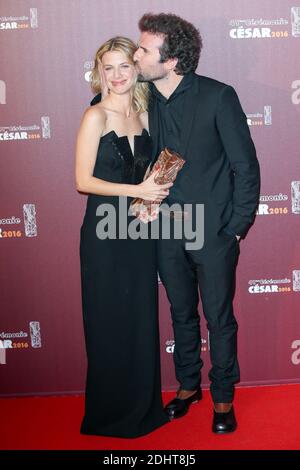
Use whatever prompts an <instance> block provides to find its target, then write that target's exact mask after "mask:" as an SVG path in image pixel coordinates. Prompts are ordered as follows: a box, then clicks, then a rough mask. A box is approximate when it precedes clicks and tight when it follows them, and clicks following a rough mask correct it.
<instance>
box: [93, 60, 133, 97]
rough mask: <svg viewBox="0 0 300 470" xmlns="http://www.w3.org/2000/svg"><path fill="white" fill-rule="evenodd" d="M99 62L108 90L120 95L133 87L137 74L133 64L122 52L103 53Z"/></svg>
mask: <svg viewBox="0 0 300 470" xmlns="http://www.w3.org/2000/svg"><path fill="white" fill-rule="evenodd" d="M101 62H102V66H103V71H104V75H105V78H106V81H107V85H108V88H109V89H110V90H111V91H113V92H114V93H117V94H119V95H120V94H123V93H126V92H128V91H129V90H130V89H131V88H132V87H133V85H134V84H135V82H136V77H137V72H136V70H135V66H134V64H133V63H131V62H130V60H129V59H128V57H127V56H126V55H125V54H124V53H123V52H119V51H110V52H105V54H104V55H103V57H102V60H101Z"/></svg>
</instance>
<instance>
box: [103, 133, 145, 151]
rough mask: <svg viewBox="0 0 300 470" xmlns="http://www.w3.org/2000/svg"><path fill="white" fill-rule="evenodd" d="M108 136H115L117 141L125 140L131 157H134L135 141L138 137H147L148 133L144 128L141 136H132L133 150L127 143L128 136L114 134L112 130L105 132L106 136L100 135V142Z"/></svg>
mask: <svg viewBox="0 0 300 470" xmlns="http://www.w3.org/2000/svg"><path fill="white" fill-rule="evenodd" d="M109 135H114V136H115V137H116V138H117V139H119V140H122V139H123V140H125V141H126V142H127V144H128V146H129V148H130V151H131V154H132V156H134V153H135V140H136V139H138V138H139V137H143V136H144V135H147V136H149V132H148V131H147V129H146V128H145V127H143V129H142V132H141V134H135V135H134V136H133V149H132V147H131V145H130V141H129V138H128V135H118V134H117V133H116V131H114V130H111V131H109V132H107V133H106V134H104V135H102V136H101V137H100V141H101V140H102V139H104V138H106V137H108V136H109Z"/></svg>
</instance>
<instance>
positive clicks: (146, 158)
mask: <svg viewBox="0 0 300 470" xmlns="http://www.w3.org/2000/svg"><path fill="white" fill-rule="evenodd" d="M136 49H137V47H136V45H135V44H134V43H133V42H132V41H131V40H129V39H127V38H123V37H116V38H113V39H110V40H109V41H107V42H105V43H104V44H103V45H102V46H101V47H100V48H99V49H98V51H97V53H96V58H95V67H94V69H93V71H92V89H93V91H94V92H95V93H99V92H102V100H101V102H98V103H96V104H95V105H93V106H92V107H90V108H89V109H87V110H86V112H85V113H84V116H83V119H82V122H81V125H80V128H79V132H78V138H77V149H76V184H77V189H78V190H79V191H81V192H84V193H88V201H87V207H86V213H85V216H84V220H83V224H82V227H81V239H80V259H81V279H82V307H83V319H84V331H85V340H86V350H87V358H88V371H87V382H86V401H85V416H84V419H83V422H82V425H81V432H82V433H83V434H96V435H107V436H118V437H127V438H128V437H129V438H130V437H138V436H141V435H144V434H146V433H149V432H150V431H152V430H154V429H155V428H157V427H159V426H161V425H163V424H164V423H166V422H168V418H167V416H166V415H165V413H164V411H163V405H162V400H161V383H160V357H159V355H160V354H159V335H158V311H157V309H158V301H157V293H158V286H157V266H156V244H155V240H151V238H149V237H148V238H144V239H142V238H136V237H133V238H132V237H131V238H130V236H129V235H128V233H127V236H125V234H124V233H123V234H122V235H120V229H123V231H124V225H125V228H128V227H129V224H130V223H131V222H133V220H134V218H133V217H132V216H130V215H128V213H127V210H128V206H129V203H130V202H131V200H132V198H134V197H142V198H143V199H146V200H159V201H161V200H163V199H164V198H165V197H166V196H167V195H168V192H169V188H170V187H171V184H166V185H157V184H155V182H154V177H155V175H152V176H150V177H149V178H145V173H146V171H147V169H148V167H149V165H150V163H151V156H152V141H151V138H150V136H149V134H148V119H147V112H146V110H147V98H148V90H147V85H146V84H142V83H138V82H137V72H136V69H135V66H134V63H133V54H134V53H135V51H136ZM96 101H97V100H96ZM121 218H122V222H121V221H120V220H121ZM124 221H125V223H124ZM148 228H149V226H148Z"/></svg>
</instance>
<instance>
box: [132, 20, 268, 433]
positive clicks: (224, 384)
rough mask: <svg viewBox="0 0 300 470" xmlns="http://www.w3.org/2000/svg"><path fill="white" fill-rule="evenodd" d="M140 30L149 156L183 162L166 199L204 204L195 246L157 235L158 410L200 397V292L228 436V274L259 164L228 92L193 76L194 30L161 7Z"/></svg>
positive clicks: (222, 429) (222, 426)
mask: <svg viewBox="0 0 300 470" xmlns="http://www.w3.org/2000/svg"><path fill="white" fill-rule="evenodd" d="M139 28H140V31H141V36H140V41H139V48H138V50H137V51H136V53H135V56H134V59H135V61H136V63H137V67H138V70H139V72H140V79H141V80H143V81H149V82H151V84H150V88H151V98H150V104H149V128H150V134H151V135H152V137H153V139H154V147H155V156H157V155H158V154H159V153H160V151H161V150H162V149H163V148H164V147H168V148H170V149H171V150H173V151H176V152H178V153H179V154H181V155H182V157H183V158H184V159H185V161H186V162H185V165H184V166H183V169H182V170H181V171H180V172H179V174H178V176H177V178H176V180H175V183H174V185H173V187H172V188H171V189H170V194H169V197H168V203H169V204H173V203H178V204H180V207H184V204H187V203H189V204H192V205H194V206H196V205H197V204H203V205H204V245H203V247H202V249H198V250H187V248H186V244H185V240H184V239H175V238H174V237H173V238H171V239H169V240H165V239H161V240H160V241H159V251H158V254H159V274H160V277H161V280H162V282H163V284H164V286H165V289H166V292H167V296H168V299H169V301H170V304H171V314H172V321H173V328H174V338H175V352H174V363H175V370H176V377H177V380H178V381H179V383H180V388H179V390H178V392H177V396H176V398H174V399H173V400H172V401H171V402H170V403H169V404H168V405H167V406H166V412H167V414H168V415H169V417H170V418H171V419H172V418H179V417H181V416H183V415H185V414H186V413H187V411H188V409H189V406H190V404H191V403H193V402H195V401H198V400H200V399H201V398H202V393H201V388H200V370H201V367H202V365H203V362H202V360H201V358H200V351H201V336H200V328H199V315H198V311H197V306H198V300H199V297H198V295H199V294H198V288H199V290H200V296H201V300H202V306H203V311H204V315H205V318H206V320H207V326H208V330H209V338H210V356H211V363H212V368H211V370H210V373H209V378H210V381H211V387H210V390H211V395H212V399H213V402H214V413H213V425H212V430H213V432H215V433H220V434H221V433H228V432H232V431H234V430H235V429H236V426H237V422H236V418H235V414H234V409H233V404H232V403H233V397H234V384H235V383H236V382H238V381H239V366H238V360H237V322H236V320H235V317H234V313H233V306H232V302H233V295H234V285H235V270H236V265H237V260H238V256H239V239H240V238H244V237H245V235H246V233H247V231H248V229H249V228H250V226H251V224H252V223H253V220H254V217H255V212H256V208H257V204H258V199H259V185H260V178H259V165H258V161H257V158H256V152H255V148H254V145H253V142H252V140H251V136H250V133H249V129H248V126H247V121H246V117H245V114H244V112H243V110H242V108H241V105H240V103H239V99H238V97H237V95H236V93H235V91H234V89H233V88H232V87H231V86H228V85H226V84H224V83H220V82H218V81H216V80H212V79H210V78H207V77H203V76H199V75H197V74H195V70H196V68H197V65H198V61H199V57H200V52H201V48H202V41H201V37H200V34H199V32H198V31H197V29H196V28H195V27H194V26H193V25H192V24H190V23H188V22H187V21H185V20H183V19H182V18H180V17H178V16H176V15H172V14H164V13H161V14H157V15H154V14H145V15H144V16H143V17H142V18H141V19H140V21H139ZM182 214H184V211H183V212H182ZM174 223H175V222H174Z"/></svg>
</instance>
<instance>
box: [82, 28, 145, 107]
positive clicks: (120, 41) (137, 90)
mask: <svg viewBox="0 0 300 470" xmlns="http://www.w3.org/2000/svg"><path fill="white" fill-rule="evenodd" d="M136 50H137V45H136V44H135V43H134V42H133V41H131V39H128V38H124V37H122V36H117V37H115V38H112V39H109V40H108V41H106V42H105V43H104V44H102V46H100V47H99V49H98V50H97V52H96V56H95V65H94V68H93V70H92V74H91V88H92V90H93V92H94V93H101V81H100V75H99V71H98V65H99V62H101V59H102V57H103V56H104V54H105V53H106V52H111V51H118V52H123V53H124V54H125V55H126V57H127V59H128V60H129V62H131V63H132V64H133V63H134V62H133V55H134V53H135V51H136ZM148 96H149V86H148V83H142V82H136V84H135V86H134V89H133V98H132V101H133V108H134V110H135V111H136V112H137V113H142V112H144V111H146V110H147V108H148Z"/></svg>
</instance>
